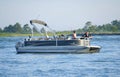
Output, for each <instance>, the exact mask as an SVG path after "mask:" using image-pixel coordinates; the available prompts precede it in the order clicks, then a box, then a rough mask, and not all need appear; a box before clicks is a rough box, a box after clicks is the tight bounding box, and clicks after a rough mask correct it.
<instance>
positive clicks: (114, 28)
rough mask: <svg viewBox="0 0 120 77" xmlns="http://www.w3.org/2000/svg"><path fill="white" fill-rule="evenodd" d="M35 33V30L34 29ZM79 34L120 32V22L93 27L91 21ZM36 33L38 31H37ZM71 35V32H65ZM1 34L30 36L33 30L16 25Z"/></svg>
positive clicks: (1, 30) (3, 30)
mask: <svg viewBox="0 0 120 77" xmlns="http://www.w3.org/2000/svg"><path fill="white" fill-rule="evenodd" d="M34 31H35V29H34ZM76 31H77V32H79V33H80V32H86V31H89V32H92V33H107V32H120V20H113V21H112V22H110V23H107V24H103V25H93V24H92V22H91V21H88V22H86V23H85V26H84V27H83V28H79V29H77V30H76ZM35 32H36V31H35ZM65 32H67V33H70V31H65ZM0 33H23V34H27V33H28V34H29V33H31V28H30V27H29V25H28V24H25V25H23V27H22V25H21V24H20V23H18V22H17V23H16V24H14V25H9V26H6V27H4V29H2V28H0Z"/></svg>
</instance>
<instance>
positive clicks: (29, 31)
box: [22, 24, 31, 33]
mask: <svg viewBox="0 0 120 77" xmlns="http://www.w3.org/2000/svg"><path fill="white" fill-rule="evenodd" d="M22 33H31V28H30V27H29V25H28V24H25V25H24V26H23V31H22Z"/></svg>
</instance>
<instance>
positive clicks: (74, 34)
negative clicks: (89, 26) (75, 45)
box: [72, 31, 77, 39]
mask: <svg viewBox="0 0 120 77" xmlns="http://www.w3.org/2000/svg"><path fill="white" fill-rule="evenodd" d="M76 37H77V36H76V31H73V35H72V38H73V39H76Z"/></svg>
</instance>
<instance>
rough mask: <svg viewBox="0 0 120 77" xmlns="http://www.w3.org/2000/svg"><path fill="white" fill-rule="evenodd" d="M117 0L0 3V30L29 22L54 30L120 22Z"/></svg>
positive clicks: (9, 0)
mask: <svg viewBox="0 0 120 77" xmlns="http://www.w3.org/2000/svg"><path fill="white" fill-rule="evenodd" d="M119 8H120V0H0V28H2V29H3V28H4V27H5V26H9V25H10V24H11V25H14V24H15V23H16V22H19V23H20V24H21V25H22V26H23V25H25V24H30V23H29V21H30V20H31V19H38V20H42V21H45V22H46V23H47V24H48V26H50V27H51V28H52V29H54V30H58V31H64V30H74V29H78V28H82V27H84V26H85V23H86V22H87V21H91V22H92V24H93V25H103V24H107V23H110V22H111V21H113V20H116V19H117V20H120V9H119Z"/></svg>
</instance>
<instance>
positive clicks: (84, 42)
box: [80, 38, 90, 46]
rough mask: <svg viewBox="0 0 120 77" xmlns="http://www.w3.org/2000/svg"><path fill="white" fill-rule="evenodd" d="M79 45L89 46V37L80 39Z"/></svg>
mask: <svg viewBox="0 0 120 77" xmlns="http://www.w3.org/2000/svg"><path fill="white" fill-rule="evenodd" d="M80 45H81V46H90V38H84V39H80Z"/></svg>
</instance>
